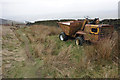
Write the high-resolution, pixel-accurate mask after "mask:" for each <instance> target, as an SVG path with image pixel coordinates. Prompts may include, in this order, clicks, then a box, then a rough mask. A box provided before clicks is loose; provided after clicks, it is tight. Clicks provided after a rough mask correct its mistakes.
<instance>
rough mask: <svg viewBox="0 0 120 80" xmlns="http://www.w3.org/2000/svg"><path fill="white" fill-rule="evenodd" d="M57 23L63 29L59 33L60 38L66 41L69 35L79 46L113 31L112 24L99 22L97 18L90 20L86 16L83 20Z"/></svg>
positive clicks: (100, 38)
mask: <svg viewBox="0 0 120 80" xmlns="http://www.w3.org/2000/svg"><path fill="white" fill-rule="evenodd" d="M58 25H59V27H61V29H62V31H63V32H61V33H60V35H59V39H60V40H62V41H66V40H68V38H69V37H71V38H75V44H76V45H81V46H82V45H83V42H85V41H89V42H98V41H100V40H102V39H104V38H105V37H108V36H111V35H112V33H113V26H112V25H108V24H99V19H98V18H95V19H94V20H93V21H91V22H90V20H88V19H87V18H86V19H85V20H83V21H82V20H81V21H80V20H75V21H68V22H58Z"/></svg>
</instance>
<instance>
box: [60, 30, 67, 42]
mask: <svg viewBox="0 0 120 80" xmlns="http://www.w3.org/2000/svg"><path fill="white" fill-rule="evenodd" d="M59 39H60V40H61V41H66V40H67V39H68V37H67V35H66V34H65V33H64V32H61V33H60V35H59Z"/></svg>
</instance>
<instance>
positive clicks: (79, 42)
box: [75, 37, 84, 46]
mask: <svg viewBox="0 0 120 80" xmlns="http://www.w3.org/2000/svg"><path fill="white" fill-rule="evenodd" d="M83 42H84V40H83V38H82V37H76V39H75V44H76V45H80V46H82V45H83Z"/></svg>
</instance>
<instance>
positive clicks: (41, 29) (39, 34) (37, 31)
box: [28, 25, 61, 43]
mask: <svg viewBox="0 0 120 80" xmlns="http://www.w3.org/2000/svg"><path fill="white" fill-rule="evenodd" d="M30 28H31V31H32V36H33V37H34V38H35V41H40V42H41V43H43V42H46V37H47V36H50V35H57V34H59V33H60V31H61V29H60V28H57V27H49V26H43V25H34V26H32V27H30ZM28 36H29V35H28ZM30 39H31V41H33V39H32V38H30Z"/></svg>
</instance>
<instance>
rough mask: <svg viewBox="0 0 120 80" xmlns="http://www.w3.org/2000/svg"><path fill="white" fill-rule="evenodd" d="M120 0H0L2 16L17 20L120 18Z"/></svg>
mask: <svg viewBox="0 0 120 80" xmlns="http://www.w3.org/2000/svg"><path fill="white" fill-rule="evenodd" d="M118 1H120V0H0V17H1V18H5V19H11V20H16V21H36V20H46V19H65V18H68V19H69V18H70V19H71V18H73V19H79V18H84V16H90V17H91V18H95V17H99V18H100V19H104V18H118Z"/></svg>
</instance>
